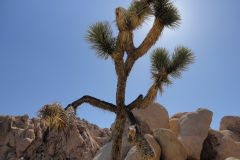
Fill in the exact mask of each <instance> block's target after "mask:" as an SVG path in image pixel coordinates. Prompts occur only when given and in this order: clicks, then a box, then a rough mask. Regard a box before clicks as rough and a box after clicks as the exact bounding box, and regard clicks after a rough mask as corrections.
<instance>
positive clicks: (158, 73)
mask: <svg viewBox="0 0 240 160" xmlns="http://www.w3.org/2000/svg"><path fill="white" fill-rule="evenodd" d="M170 63H171V61H170V58H169V54H168V51H167V50H166V49H164V48H158V49H155V50H154V51H153V53H152V55H151V64H152V66H151V73H152V78H153V79H154V81H155V83H156V84H157V86H158V88H159V91H160V93H161V92H162V91H163V89H162V86H163V85H164V84H165V85H168V84H170V83H171V82H170V80H169V79H168V74H167V70H168V67H169V64H170Z"/></svg>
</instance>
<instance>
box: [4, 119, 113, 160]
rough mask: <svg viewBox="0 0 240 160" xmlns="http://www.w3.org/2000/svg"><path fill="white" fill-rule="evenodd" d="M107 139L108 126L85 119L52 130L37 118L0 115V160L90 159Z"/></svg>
mask: <svg viewBox="0 0 240 160" xmlns="http://www.w3.org/2000/svg"><path fill="white" fill-rule="evenodd" d="M109 139H110V131H109V130H108V129H100V128H99V127H98V126H96V125H93V124H90V123H88V122H87V121H85V120H80V119H77V123H76V125H75V126H72V128H71V129H70V130H69V131H68V132H65V133H64V132H62V133H55V132H54V131H51V132H49V130H48V129H47V127H46V125H45V124H44V123H43V122H42V121H40V120H39V119H37V118H32V119H29V117H28V116H27V115H24V116H0V160H26V159H29V160H50V159H51V160H66V159H71V160H72V159H77V160H78V159H83V160H85V159H86V160H91V159H92V158H93V156H94V155H95V153H96V152H97V150H98V149H99V148H100V147H101V146H102V145H103V144H104V143H105V142H107V141H108V140H109Z"/></svg>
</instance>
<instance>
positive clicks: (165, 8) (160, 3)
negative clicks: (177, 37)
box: [152, 0, 180, 28]
mask: <svg viewBox="0 0 240 160" xmlns="http://www.w3.org/2000/svg"><path fill="white" fill-rule="evenodd" d="M152 4H153V11H154V15H155V16H156V17H157V18H159V20H160V21H161V23H162V24H163V25H165V26H166V27H171V28H173V27H177V26H178V25H179V21H180V15H179V13H178V10H177V8H176V7H175V6H174V5H173V3H172V2H171V0H153V1H152Z"/></svg>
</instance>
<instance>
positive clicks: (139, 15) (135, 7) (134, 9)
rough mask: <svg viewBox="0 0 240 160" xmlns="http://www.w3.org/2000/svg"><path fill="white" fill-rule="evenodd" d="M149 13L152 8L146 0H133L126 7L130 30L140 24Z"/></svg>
mask: <svg viewBox="0 0 240 160" xmlns="http://www.w3.org/2000/svg"><path fill="white" fill-rule="evenodd" d="M151 13H152V10H151V8H150V5H149V4H148V3H147V1H146V0H140V1H139V0H133V2H132V3H131V5H130V7H129V8H128V19H129V24H128V25H129V28H130V29H131V30H132V29H135V28H137V27H139V26H141V25H142V24H143V22H144V21H145V20H146V19H147V18H148V17H149V15H150V14H151Z"/></svg>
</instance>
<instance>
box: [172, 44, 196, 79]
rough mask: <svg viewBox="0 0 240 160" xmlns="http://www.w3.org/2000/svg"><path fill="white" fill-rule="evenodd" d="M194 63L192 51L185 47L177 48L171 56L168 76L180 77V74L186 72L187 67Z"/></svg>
mask: <svg viewBox="0 0 240 160" xmlns="http://www.w3.org/2000/svg"><path fill="white" fill-rule="evenodd" d="M193 62H194V55H193V53H192V51H191V50H190V49H188V48H186V47H183V46H181V47H177V48H176V49H175V51H174V54H173V56H172V60H171V63H170V66H169V67H168V74H170V75H171V76H172V77H173V78H178V77H181V72H182V71H185V70H187V68H188V66H189V65H190V64H192V63H193Z"/></svg>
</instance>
